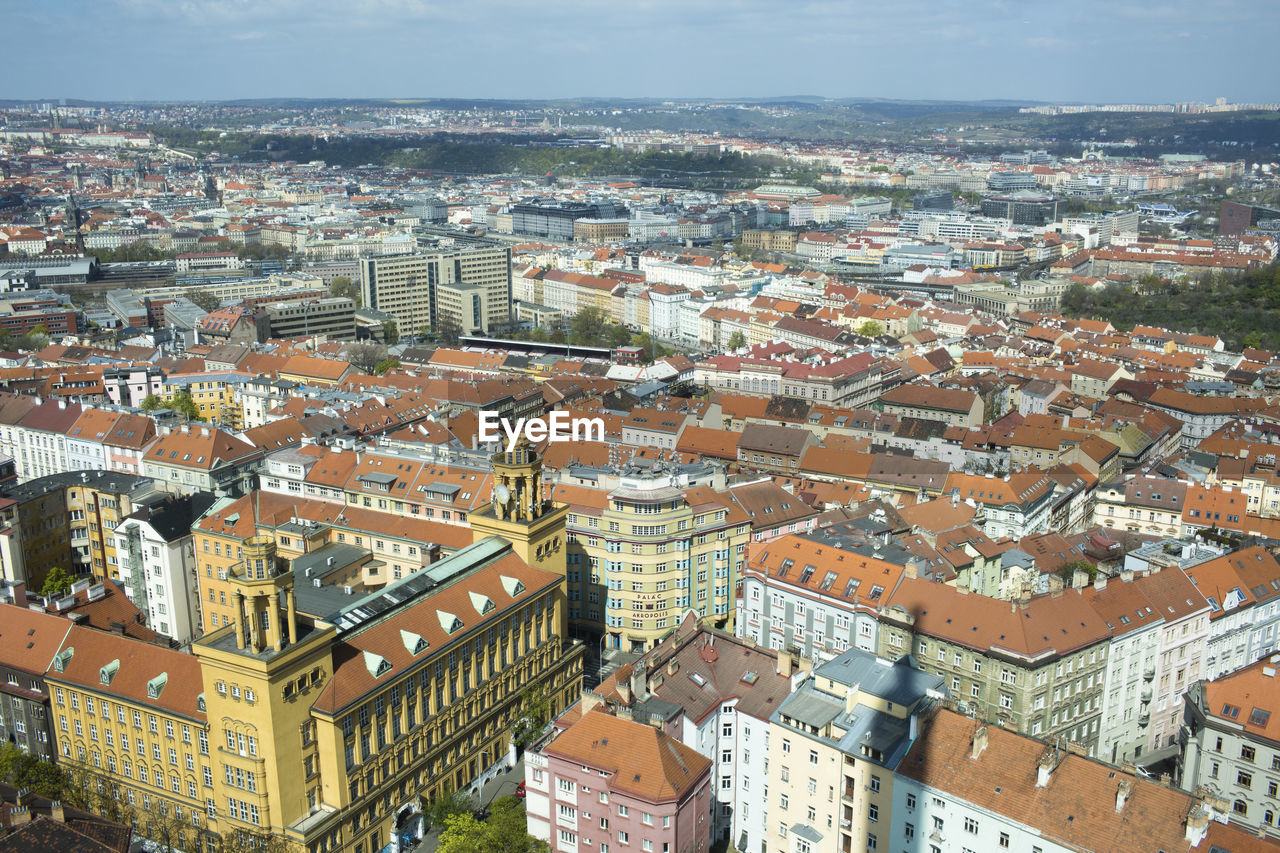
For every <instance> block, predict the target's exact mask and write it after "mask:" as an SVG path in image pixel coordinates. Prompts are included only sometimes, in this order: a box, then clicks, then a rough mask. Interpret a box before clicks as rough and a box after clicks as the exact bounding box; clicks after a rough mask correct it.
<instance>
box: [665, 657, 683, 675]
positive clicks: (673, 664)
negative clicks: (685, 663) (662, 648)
mask: <svg viewBox="0 0 1280 853" xmlns="http://www.w3.org/2000/svg"><path fill="white" fill-rule="evenodd" d="M679 671H680V661H678V660H676V659H675V658H672V659H671V660H670V662H668V663H667V675H675V674H676V673H677V672H679Z"/></svg>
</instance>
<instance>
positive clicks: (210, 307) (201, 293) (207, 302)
mask: <svg viewBox="0 0 1280 853" xmlns="http://www.w3.org/2000/svg"><path fill="white" fill-rule="evenodd" d="M182 295H183V296H185V297H186V298H187V299H190V300H191V301H192V302H194V303H195V304H196V305H198V306H199V307H200V310H201V311H205V312H208V311H217V310H218V306H220V305H222V300H221V299H219V298H218V297H216V296H214V295H213V294H212V293H210V292H209V291H207V290H198V289H196V288H194V287H193V288H191V289H190V290H188V291H187V292H186V293H184V294H182Z"/></svg>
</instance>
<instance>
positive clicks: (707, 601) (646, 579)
mask: <svg viewBox="0 0 1280 853" xmlns="http://www.w3.org/2000/svg"><path fill="white" fill-rule="evenodd" d="M705 476H706V472H702V473H699V472H698V471H697V470H692V469H689V468H686V469H685V470H676V471H675V472H671V473H668V472H664V471H660V470H648V471H641V470H632V471H623V472H620V473H611V474H606V475H605V476H604V477H601V478H599V479H598V480H597V485H596V487H594V488H593V487H590V486H586V485H566V484H563V483H562V484H557V485H556V486H555V487H554V488H553V491H552V497H553V498H554V499H555V500H557V501H562V502H564V503H566V504H568V505H569V512H568V555H567V557H568V566H567V570H568V582H569V613H570V619H571V620H572V621H574V622H575V623H578V624H581V625H582V626H584V627H585V628H588V629H589V630H592V631H593V632H595V631H602V632H603V633H604V634H605V636H606V637H607V640H606V642H607V643H608V645H609V647H610V648H615V649H623V650H626V651H631V652H643V651H645V650H646V649H649V648H651V647H652V646H653V644H654V643H655V642H657V641H658V640H659V639H660V638H661V637H662V636H663V635H664V634H666V633H667V632H668V631H669V630H671V629H672V628H674V627H675V626H676V625H677V624H679V621H680V618H681V617H682V616H683V614H684V613H686V612H687V611H689V610H693V611H695V612H696V613H698V615H699V616H700V617H702V618H705V619H706V620H708V621H709V622H712V623H714V624H716V625H719V626H724V625H732V623H733V619H734V606H735V604H734V602H735V596H736V591H737V579H738V577H739V576H740V574H741V572H742V566H743V562H744V560H745V549H746V544H747V541H748V539H749V536H750V519H749V517H748V516H747V514H746V513H745V512H744V511H743V510H742V508H741V506H739V505H738V504H736V503H735V502H734V501H733V500H732V499H731V498H730V497H729V496H728V495H726V494H722V493H720V492H717V491H716V490H715V489H714V488H713V487H712V486H711V485H703V484H701V482H700V481H699V477H703V480H702V482H709V481H706V480H705ZM579 482H586V481H585V480H583V479H581V478H579Z"/></svg>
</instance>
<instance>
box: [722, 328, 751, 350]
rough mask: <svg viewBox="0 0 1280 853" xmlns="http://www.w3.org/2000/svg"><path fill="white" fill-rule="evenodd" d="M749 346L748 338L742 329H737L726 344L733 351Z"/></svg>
mask: <svg viewBox="0 0 1280 853" xmlns="http://www.w3.org/2000/svg"><path fill="white" fill-rule="evenodd" d="M746 345H747V336H746V335H744V334H742V330H741V329H735V330H734V332H733V334H732V335H730V336H729V341H728V343H726V344H725V346H726V347H728V348H729V349H731V350H736V349H742V348H743V347H745V346H746Z"/></svg>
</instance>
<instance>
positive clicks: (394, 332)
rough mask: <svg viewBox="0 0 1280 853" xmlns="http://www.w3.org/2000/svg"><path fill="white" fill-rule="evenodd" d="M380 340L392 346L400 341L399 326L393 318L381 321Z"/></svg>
mask: <svg viewBox="0 0 1280 853" xmlns="http://www.w3.org/2000/svg"><path fill="white" fill-rule="evenodd" d="M382 342H383V343H384V344H386V345H387V346H389V347H393V346H395V345H396V344H398V343H399V342H400V327H399V326H397V325H396V321H395V320H383V321H382Z"/></svg>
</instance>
